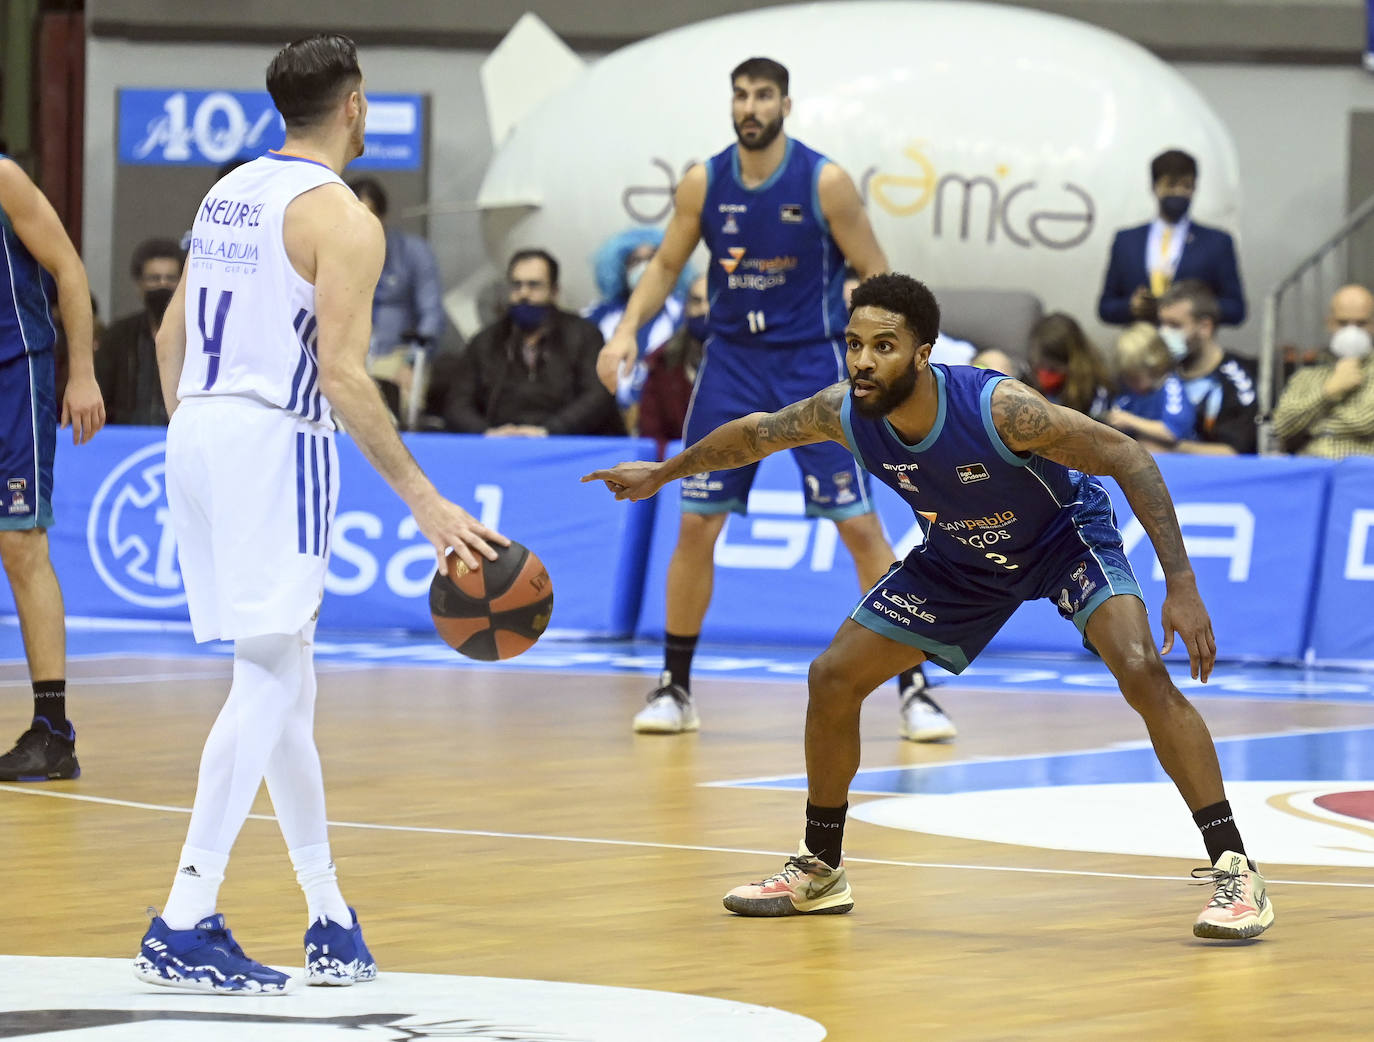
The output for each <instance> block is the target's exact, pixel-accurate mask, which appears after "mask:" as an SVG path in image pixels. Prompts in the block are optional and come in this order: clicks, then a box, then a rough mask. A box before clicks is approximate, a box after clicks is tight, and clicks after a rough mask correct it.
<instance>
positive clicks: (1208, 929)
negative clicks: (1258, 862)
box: [1193, 850, 1274, 940]
mask: <svg viewBox="0 0 1374 1042" xmlns="http://www.w3.org/2000/svg"><path fill="white" fill-rule="evenodd" d="M1193 877H1194V878H1195V879H1202V880H1205V881H1206V883H1209V884H1211V885H1212V886H1214V887H1216V891H1215V892H1214V893H1213V894H1212V899H1211V900H1210V901H1208V902H1207V907H1205V908H1204V909H1203V910H1202V914H1201V915H1199V916H1198V917H1197V922H1195V923H1194V924H1193V936H1194V937H1211V938H1215V939H1218V940H1239V939H1242V938H1245V937H1258V936H1259V935H1260V934H1262V933H1264V931H1265V930H1267V929H1269V927H1271V926H1273V925H1274V902H1272V901H1270V900H1269V896H1268V895H1267V894H1266V893H1265V892H1264V877H1263V876H1262V875H1260V874H1259V873H1258V872H1256V871H1255V870H1254V869H1252V868H1251V867H1250V865H1249V863H1248V862H1247V861H1246V860H1245V855H1244V854H1237V853H1235V852H1233V851H1230V850H1228V851H1226V852H1225V853H1223V854H1222V855H1221V857H1219V858H1217V863H1216V864H1215V865H1213V866H1212V867H1211V868H1195V869H1193Z"/></svg>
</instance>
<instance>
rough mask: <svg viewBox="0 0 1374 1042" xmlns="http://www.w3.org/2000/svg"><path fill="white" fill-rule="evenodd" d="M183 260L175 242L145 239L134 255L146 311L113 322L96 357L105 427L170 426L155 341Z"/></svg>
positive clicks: (133, 268) (137, 284)
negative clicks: (120, 425)
mask: <svg viewBox="0 0 1374 1042" xmlns="http://www.w3.org/2000/svg"><path fill="white" fill-rule="evenodd" d="M184 260H185V254H184V253H182V251H181V246H180V244H178V243H177V241H176V240H175V239H144V240H143V241H142V242H141V243H139V244H138V246H137V247H136V248H135V249H134V255H133V259H132V260H131V261H130V264H129V274H130V276H131V277H132V278H133V280H134V286H135V287H136V288H137V290H138V293H139V296H140V297H142V298H143V306H142V307H141V308H139V309H138V310H137V311H135V312H133V313H132V314H129V315H125V316H123V317H122V318H118V319H116V320H115V321H114V322H111V323H110V326H109V328H108V329H106V330H105V333H104V335H103V336H101V338H100V344H99V347H98V348H97V350H96V352H95V378H96V382H97V383H99V384H100V393H101V394H102V395H103V396H104V398H105V422H106V423H110V424H129V425H143V426H149V427H165V426H167V407H166V405H164V404H163V399H162V384H161V382H160V381H159V379H158V372H157V346H156V344H155V343H154V338H155V337H156V336H157V330H158V326H160V325H162V316H163V315H164V314H165V313H166V311H167V305H168V304H169V303H171V300H172V294H173V293H174V292H176V288H177V283H178V282H180V281H181V266H182V264H183V262H184Z"/></svg>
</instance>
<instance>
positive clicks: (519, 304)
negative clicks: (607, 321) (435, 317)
mask: <svg viewBox="0 0 1374 1042" xmlns="http://www.w3.org/2000/svg"><path fill="white" fill-rule="evenodd" d="M506 281H507V294H508V296H507V300H508V304H507V308H506V313H505V314H504V315H503V316H502V317H501V318H500V319H498V320H497V321H496V322H495V323H493V324H492V325H490V326H487V328H486V329H483V330H482V331H481V332H479V333H478V334H477V335H476V336H475V337H473V338H472V342H471V343H470V344H468V346H467V347H466V348H465V349H464V351H463V354H462V356H461V358H460V359H459V360H458V361H457V363H456V364H455V367H454V373H453V382H452V384H451V385H450V387H449V391H448V395H447V397H446V398H445V401H444V424H445V427H446V429H448V430H451V431H460V432H466V433H469V434H485V435H487V436H488V437H517V438H519V437H524V438H542V437H544V436H545V435H548V434H624V433H625V425H624V423H623V422H622V421H621V419H620V412H619V410H618V409H617V408H616V405H615V399H614V398H613V397H612V396H611V394H610V392H608V391H607V390H606V389H605V388H604V387H602V386H601V381H600V380H598V379H597V375H596V358H597V354H598V352H599V351H600V350H601V331H600V330H598V329H597V328H596V326H595V325H593V324H592V323H591V322H589V321H588V320H587V319H585V318H583V317H582V316H581V315H575V314H573V313H572V312H571V311H564V310H562V309H561V308H560V307H559V306H558V261H557V260H555V259H554V257H553V256H552V255H551V254H550V253H549V252H548V251H547V250H538V249H527V250H519V251H517V252H516V253H515V254H514V255H513V256H512V257H511V259H510V263H509V264H507V265H506Z"/></svg>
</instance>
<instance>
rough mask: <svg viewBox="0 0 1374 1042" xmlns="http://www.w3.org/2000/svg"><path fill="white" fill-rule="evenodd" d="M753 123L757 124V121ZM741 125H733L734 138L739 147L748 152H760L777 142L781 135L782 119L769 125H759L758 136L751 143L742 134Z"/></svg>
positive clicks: (742, 125) (779, 118)
mask: <svg viewBox="0 0 1374 1042" xmlns="http://www.w3.org/2000/svg"><path fill="white" fill-rule="evenodd" d="M754 122H756V123H757V120H755V121H754ZM743 127H744V124H743V123H736V124H735V138H736V140H737V141H739V147H740V148H742V149H745V150H746V151H749V152H762V151H763V150H764V149H765V148H767V147H768V146H769V145H771V144H772V143H773V142H774V141H776V140H777V138H778V135H779V134H781V133H782V117H781V116H779V117H778V118H777V119H775V120H773V122H771V123H763V124H760V130H759V136H758V137H756V138H755V139H754V140H753V141H746V140H745V139H744V133H743Z"/></svg>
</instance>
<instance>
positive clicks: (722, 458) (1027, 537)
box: [583, 275, 1274, 938]
mask: <svg viewBox="0 0 1374 1042" xmlns="http://www.w3.org/2000/svg"><path fill="white" fill-rule="evenodd" d="M939 317H940V316H939V306H938V304H937V303H936V301H935V298H934V296H933V295H932V294H931V293H930V291H929V290H928V289H927V288H926V287H925V286H924V285H923V284H922V283H920V282H918V281H916V280H915V279H912V278H909V277H907V276H905V275H879V276H875V277H874V278H871V279H869V280H868V281H866V282H865V283H863V284H862V285H861V286H860V287H859V288H858V289H857V290H856V291H855V293H854V298H853V306H852V310H851V313H850V319H849V324H848V327H847V328H846V330H845V340H846V345H847V362H848V369H849V381H848V383H847V384H846V383H838V384H835V385H833V386H831V387H828V388H826V389H825V390H823V391H821V392H820V393H818V394H816V395H814V396H813V397H811V398H808V399H806V400H804V401H800V402H797V403H795V404H793V405H790V406H788V407H787V408H785V409H782V410H781V411H779V412H776V413H772V414H765V413H754V414H753V415H750V416H746V417H743V418H742V419H739V420H734V421H732V422H730V423H727V424H725V425H723V426H721V427H719V428H717V429H716V430H715V431H713V432H712V433H711V434H710V435H708V436H707V437H705V438H703V439H702V440H701V441H699V442H697V443H696V444H695V445H693V446H692V447H691V448H689V449H686V450H685V451H683V452H682V453H679V454H678V455H677V456H674V457H673V458H672V459H670V460H667V461H665V462H663V463H647V462H636V463H622V464H620V465H619V466H617V467H614V468H612V469H610V470H599V471H596V472H595V473H592V474H589V475H587V476H586V477H584V478H583V480H584V481H595V480H601V481H605V482H606V485H607V487H608V488H610V489H611V491H613V492H614V493H615V494H616V498H617V499H630V500H639V499H644V498H647V497H648V496H652V495H653V494H654V493H656V492H657V491H658V490H659V489H660V488H662V487H663V486H664V485H665V484H667V483H668V482H669V481H673V480H676V479H678V478H682V477H685V476H686V475H689V474H695V473H698V472H700V471H704V470H714V469H721V468H729V467H739V466H744V465H746V464H749V463H753V462H755V461H757V460H759V459H762V458H763V457H764V456H767V455H769V454H771V453H773V452H777V451H780V450H782V449H789V448H793V447H795V446H797V445H807V444H811V443H813V442H819V441H824V440H830V441H835V442H839V443H840V444H841V445H844V446H846V447H847V448H848V449H849V450H850V452H852V453H853V454H854V456H855V458H856V459H858V460H859V462H860V463H861V464H862V465H863V466H864V467H865V468H866V469H867V470H868V471H869V472H870V473H872V474H873V475H874V476H875V477H877V478H878V479H879V480H881V481H883V482H884V483H885V484H887V485H888V486H889V487H890V488H892V489H893V490H894V491H895V492H896V493H897V494H898V495H900V496H901V497H902V498H903V499H904V500H905V501H906V503H907V504H908V505H909V506H910V507H911V509H912V511H913V512H914V513H915V514H916V516H917V517H918V518H919V519H920V521H921V524H922V527H923V528H924V529H925V533H926V539H925V542H924V543H923V544H922V545H920V546H918V547H916V548H915V549H914V550H912V552H911V553H909V554H908V555H907V557H906V559H905V560H904V561H902V562H900V563H898V564H896V565H894V566H893V567H892V569H891V570H889V571H888V572H887V574H886V575H884V576H883V577H882V579H880V580H879V581H878V582H877V584H876V585H874V586H873V587H872V588H871V589H870V590H869V591H868V592H867V593H865V594H864V596H863V598H862V599H861V600H860V602H859V603H858V605H857V606H856V607H855V608H854V610H853V612H852V613H851V614H850V616H849V618H848V619H847V620H846V621H845V622H844V623H842V624H841V626H840V629H839V632H838V633H836V635H835V638H834V640H833V641H831V643H830V646H829V647H828V648H827V649H826V650H825V651H824V652H822V654H821V655H820V657H819V658H817V659H816V660H815V662H813V663H812V665H811V670H810V675H809V677H808V688H809V694H810V698H809V702H808V706H807V714H806V769H807V789H808V802H807V808H806V829H805V836H804V839H803V842H802V845H801V848H800V850H799V851H798V853H797V856H796V857H793V858H789V859H788V861H787V863H786V864H785V865H784V867H783V869H782V871H781V872H779V873H777V874H776V875H774V876H772V877H770V878H769V879H765V880H763V881H761V882H758V883H752V884H749V885H746V886H741V887H737V888H735V889H734V890H732V891H730V893H729V894H727V895H726V897H725V905H726V907H727V908H729V909H730V910H731V911H734V912H737V913H739V914H740V915H748V916H776V915H795V914H811V913H837V912H847V911H849V909H850V908H852V907H853V896H852V893H851V891H850V888H849V884H848V882H847V880H846V878H845V870H844V865H843V860H842V857H841V851H842V845H843V835H844V822H845V814H846V811H847V809H848V804H847V802H846V801H847V799H848V790H849V784H850V782H851V781H852V780H853V778H854V774H855V772H856V771H857V770H858V766H859V710H860V707H861V705H862V703H863V701H864V699H865V698H866V697H867V696H868V695H869V693H870V692H872V691H873V689H874V688H875V687H877V685H878V684H880V683H882V682H883V681H884V680H886V679H887V678H888V677H890V676H893V675H894V674H896V673H898V672H900V671H902V670H904V669H910V668H911V667H912V666H914V665H916V664H918V663H920V662H922V661H924V660H926V659H930V660H932V661H934V662H936V663H938V664H939V665H942V666H944V667H945V668H946V669H949V670H951V671H952V672H955V673H958V672H962V671H963V670H964V669H965V668H966V667H967V666H968V664H969V663H970V662H971V661H972V660H973V659H974V658H975V657H976V656H977V654H978V653H979V652H980V651H981V650H982V649H983V648H984V647H985V646H986V645H987V643H988V641H989V640H991V639H992V637H993V636H994V635H995V634H996V632H997V631H998V630H999V629H1000V628H1001V626H1002V625H1003V624H1004V623H1005V622H1006V620H1007V619H1008V618H1010V617H1011V614H1012V612H1014V611H1015V610H1016V608H1017V607H1018V606H1019V605H1020V604H1022V603H1023V602H1025V601H1028V600H1035V599H1038V598H1041V597H1048V598H1049V599H1051V600H1052V601H1054V602H1055V603H1056V604H1057V605H1058V608H1059V611H1060V614H1061V615H1063V616H1064V617H1065V618H1066V619H1069V620H1071V621H1072V622H1073V623H1074V624H1075V625H1076V626H1077V627H1078V629H1079V631H1080V632H1081V633H1082V635H1083V642H1084V645H1085V646H1086V647H1088V648H1090V649H1092V650H1094V651H1096V652H1097V653H1098V654H1099V655H1101V657H1102V659H1103V661H1104V662H1105V663H1106V665H1107V668H1108V669H1110V670H1111V672H1112V675H1113V676H1114V677H1116V680H1117V683H1118V684H1119V685H1120V688H1121V693H1122V695H1123V696H1124V697H1125V698H1126V701H1127V702H1128V703H1130V705H1131V707H1132V708H1133V709H1135V710H1136V712H1138V713H1139V714H1140V715H1141V716H1142V717H1143V718H1144V719H1145V725H1146V728H1147V730H1148V732H1149V735H1150V740H1151V742H1152V743H1153V745H1154V749H1155V754H1156V755H1157V756H1158V757H1159V762H1160V764H1161V765H1162V766H1163V767H1164V769H1165V771H1166V772H1167V773H1168V774H1169V776H1170V778H1172V779H1173V781H1174V784H1175V785H1176V786H1177V787H1178V790H1179V793H1180V794H1181V795H1182V796H1183V799H1184V801H1185V802H1186V803H1187V804H1188V808H1189V810H1190V811H1192V813H1193V819H1194V821H1195V823H1196V824H1197V826H1198V828H1199V829H1200V830H1201V832H1202V838H1203V842H1204V844H1205V845H1206V848H1207V854H1208V860H1209V861H1210V862H1211V863H1212V867H1210V868H1207V869H1200V870H1198V871H1199V872H1200V873H1201V874H1202V875H1203V876H1205V877H1206V878H1208V879H1209V880H1210V882H1211V883H1212V886H1213V893H1212V896H1211V899H1210V900H1209V901H1208V903H1207V905H1206V907H1205V908H1204V909H1203V910H1202V913H1201V914H1200V915H1199V917H1198V919H1197V921H1196V923H1195V924H1194V926H1193V933H1194V934H1196V935H1197V936H1199V937H1215V938H1238V937H1253V936H1255V935H1257V934H1259V933H1261V932H1263V931H1264V930H1265V929H1267V928H1268V927H1269V926H1270V925H1271V924H1272V923H1273V921H1274V908H1273V905H1272V903H1271V902H1270V901H1269V900H1268V898H1267V896H1266V894H1265V885H1264V879H1263V877H1262V876H1261V875H1260V874H1259V872H1258V871H1257V870H1256V868H1255V865H1254V863H1253V862H1251V861H1249V860H1248V859H1247V857H1246V855H1245V848H1244V844H1243V843H1242V841H1241V837H1240V833H1239V830H1238V829H1237V827H1236V824H1235V821H1234V819H1233V817H1232V815H1231V809H1230V805H1229V804H1228V803H1227V801H1226V794H1225V791H1224V788H1223V785H1222V778H1221V770H1220V767H1219V766H1218V764H1217V757H1216V750H1215V747H1214V746H1213V744H1212V738H1211V735H1210V734H1209V733H1208V731H1207V726H1206V724H1204V723H1203V721H1202V718H1201V717H1200V716H1199V715H1198V713H1197V711H1196V710H1195V709H1194V708H1193V706H1192V704H1191V703H1190V702H1189V701H1188V700H1187V699H1186V698H1185V697H1184V696H1183V694H1182V693H1181V692H1180V691H1179V690H1178V688H1177V687H1175V686H1174V684H1173V681H1172V680H1171V679H1170V677H1169V674H1168V672H1167V670H1166V669H1165V666H1164V662H1163V659H1162V658H1161V655H1160V652H1159V651H1158V650H1156V648H1155V646H1154V642H1153V640H1152V639H1151V635H1150V626H1149V619H1148V617H1147V616H1146V612H1145V605H1144V602H1143V601H1142V600H1141V599H1140V590H1139V587H1138V586H1137V585H1136V582H1135V577H1134V576H1133V574H1132V572H1131V567H1130V563H1129V562H1128V561H1127V559H1126V556H1125V553H1124V551H1123V549H1122V545H1121V534H1120V532H1119V531H1118V530H1117V527H1116V522H1115V518H1114V516H1113V514H1112V509H1111V502H1110V500H1109V498H1108V496H1107V493H1106V490H1105V489H1104V488H1103V486H1102V485H1101V483H1100V482H1099V481H1098V480H1097V479H1096V478H1095V477H1093V476H1092V475H1094V474H1106V475H1110V476H1111V477H1113V478H1115V479H1116V481H1117V482H1118V483H1119V484H1120V485H1121V488H1122V489H1123V490H1124V491H1125V493H1126V498H1127V499H1128V500H1129V501H1130V504H1131V507H1132V509H1133V510H1134V511H1135V514H1136V517H1138V518H1139V519H1140V522H1141V524H1142V525H1143V526H1144V528H1145V530H1146V532H1147V533H1148V534H1149V536H1150V540H1151V542H1152V543H1153V544H1154V547H1155V551H1156V553H1157V555H1158V557H1159V562H1160V565H1161V566H1162V568H1163V570H1164V575H1165V579H1166V582H1167V585H1168V592H1167V596H1166V597H1165V600H1164V605H1163V609H1162V611H1161V622H1162V624H1163V628H1164V633H1165V644H1164V648H1163V651H1164V652H1166V653H1167V652H1168V651H1169V649H1170V648H1171V647H1172V646H1173V639H1174V635H1175V634H1177V635H1178V636H1179V637H1180V638H1181V639H1182V641H1183V644H1184V645H1185V647H1187V649H1188V657H1189V661H1190V664H1191V669H1192V675H1193V676H1194V677H1199V676H1200V677H1201V679H1202V680H1203V681H1204V682H1205V681H1206V680H1207V677H1208V675H1209V674H1210V673H1211V670H1212V666H1213V663H1214V662H1215V660H1216V644H1215V642H1214V640H1213V636H1212V624H1211V620H1210V619H1209V618H1208V615H1207V609H1206V608H1205V607H1204V606H1203V603H1202V598H1201V597H1200V596H1199V594H1198V591H1197V585H1196V582H1195V580H1194V576H1193V571H1192V566H1191V564H1190V563H1189V561H1188V555H1187V553H1186V551H1185V550H1184V547H1183V537H1182V534H1181V532H1180V531H1179V527H1178V521H1177V518H1176V517H1175V515H1174V508H1173V502H1172V500H1171V499H1170V497H1169V491H1168V489H1167V488H1166V487H1165V485H1164V481H1163V479H1162V478H1161V476H1160V474H1159V469H1158V468H1157V467H1156V466H1155V463H1154V460H1153V459H1152V458H1151V457H1150V455H1149V453H1148V452H1146V451H1145V450H1144V449H1142V448H1141V447H1140V446H1139V445H1137V444H1136V443H1135V442H1134V441H1132V440H1131V439H1129V438H1127V437H1125V436H1124V435H1122V434H1120V433H1119V432H1117V431H1114V430H1112V429H1111V428H1109V427H1105V426H1103V425H1101V424H1099V423H1097V422H1095V421H1093V420H1090V419H1088V418H1087V417H1085V416H1083V415H1081V414H1079V413H1076V412H1074V411H1072V410H1070V409H1065V408H1062V407H1060V406H1056V405H1051V404H1050V403H1049V402H1047V401H1046V400H1045V399H1044V398H1043V397H1042V396H1041V395H1039V394H1038V393H1036V392H1035V391H1033V390H1031V389H1030V388H1028V387H1026V386H1025V385H1024V384H1021V383H1019V382H1018V381H1016V380H1012V379H1010V378H1008V377H1005V376H1003V375H1002V374H1000V373H995V372H990V371H986V370H980V369H973V368H968V367H964V366H955V367H948V366H942V365H932V364H931V363H930V349H931V345H932V343H933V342H934V340H935V337H936V335H937V333H938V330H939ZM1195 874H1196V873H1195Z"/></svg>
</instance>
